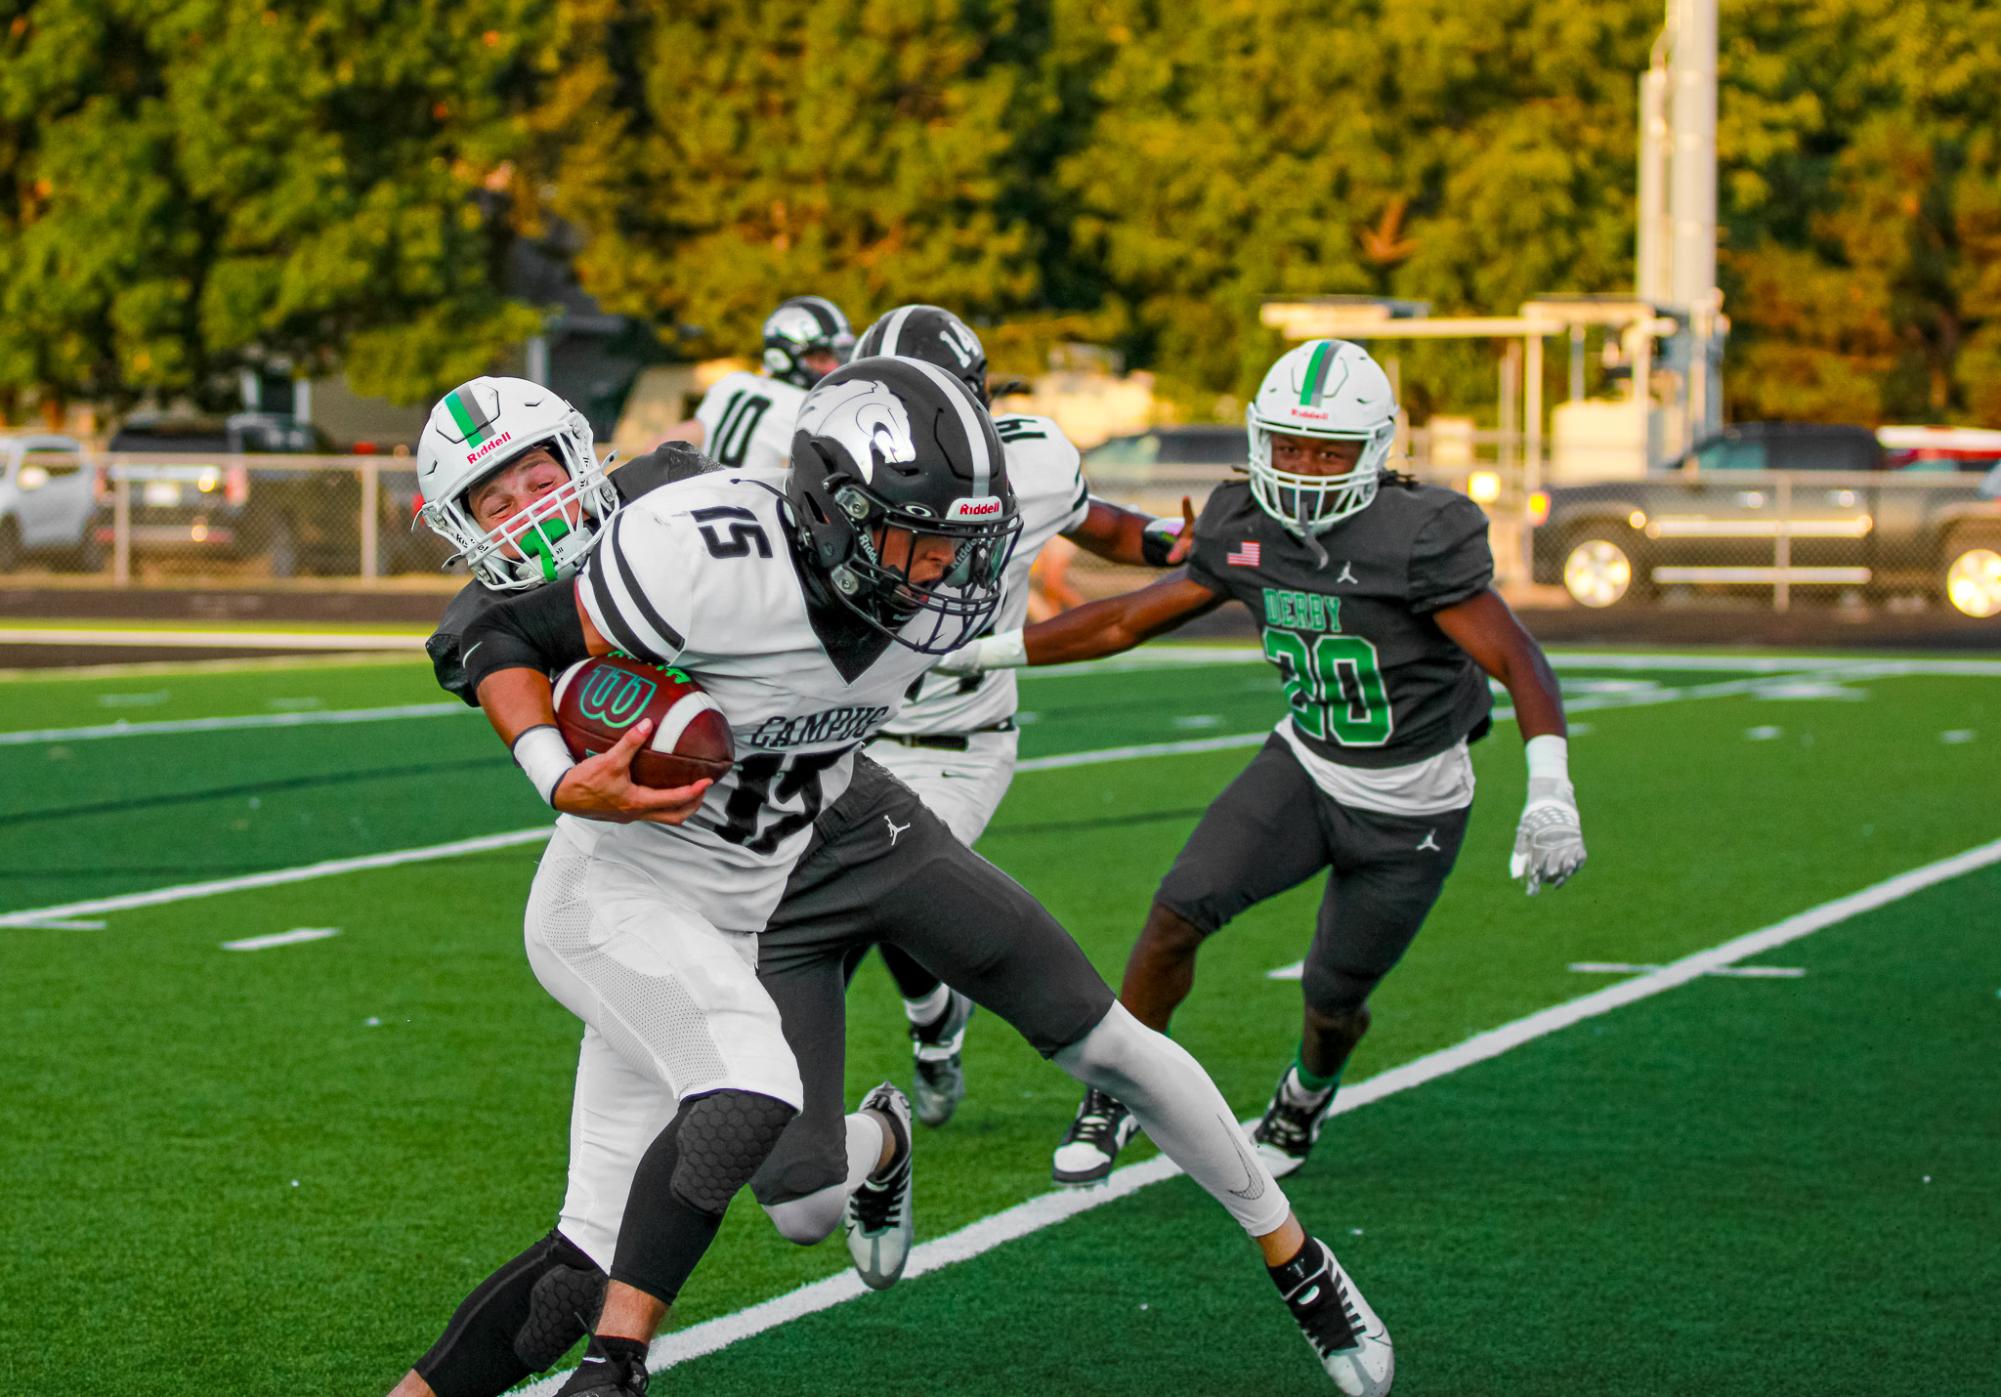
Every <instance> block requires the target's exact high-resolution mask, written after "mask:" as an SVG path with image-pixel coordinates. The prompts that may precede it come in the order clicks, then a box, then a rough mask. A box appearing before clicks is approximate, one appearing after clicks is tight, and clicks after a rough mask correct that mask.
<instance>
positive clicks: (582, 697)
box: [555, 653, 736, 790]
mask: <svg viewBox="0 0 2001 1397" xmlns="http://www.w3.org/2000/svg"><path fill="white" fill-rule="evenodd" d="M555 699H556V727H557V729H558V730H559V731H560V732H561V733H562V734H563V740H564V741H565V742H566V743H568V744H569V748H570V755H571V756H573V757H575V758H576V759H577V760H578V761H582V760H584V759H585V758H586V757H594V756H596V755H597V754H599V753H600V752H603V751H606V750H607V749H609V748H610V747H611V746H612V745H613V744H614V743H616V742H617V741H618V740H619V738H621V737H623V736H624V735H625V732H626V730H627V729H628V728H630V727H631V726H632V725H633V724H634V723H636V722H638V721H639V720H640V719H641V718H651V719H652V720H653V737H652V739H651V740H650V741H649V742H648V743H647V745H646V746H645V747H643V748H641V749H640V751H639V753H638V755H636V756H635V757H633V759H632V779H633V780H634V781H635V782H636V783H638V784H639V785H642V786H652V787H655V788H656V789H663V790H664V789H669V788H672V787H675V786H685V785H688V784H689V783H690V782H694V781H699V780H701V779H702V778H703V777H708V778H710V779H712V780H713V779H715V778H718V777H721V776H722V775H723V774H724V773H725V772H727V771H728V770H729V769H730V766H731V764H732V763H733V762H734V761H735V759H736V754H735V749H734V746H733V744H732V743H731V741H730V726H729V722H728V720H727V719H725V718H724V717H723V711H722V710H721V709H720V708H718V707H716V701H715V700H714V699H712V698H710V697H709V696H708V695H707V694H705V693H703V692H702V688H701V686H700V685H699V684H697V683H696V682H695V681H694V680H693V679H691V678H690V677H689V676H688V675H687V674H686V673H684V672H683V671H681V670H678V669H671V668H666V667H663V666H660V665H653V664H648V663H646V662H645V661H644V660H635V659H633V658H632V657H631V656H630V655H625V654H617V653H614V654H610V655H599V656H594V657H593V658H591V659H588V660H583V661H580V662H579V663H577V664H574V665H571V666H570V667H569V668H568V669H566V670H564V671H563V672H562V674H560V675H558V676H557V678H556V692H555Z"/></svg>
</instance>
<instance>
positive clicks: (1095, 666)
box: [0, 647, 2001, 771]
mask: <svg viewBox="0 0 2001 1397" xmlns="http://www.w3.org/2000/svg"><path fill="white" fill-rule="evenodd" d="M1190 648H1191V649H1193V647H1190ZM1163 653H1166V654H1183V653H1187V652H1186V651H1167V652H1163ZM1199 653H1200V658H1198V659H1197V660H1194V661H1192V662H1191V661H1181V660H1176V661H1171V662H1169V663H1168V664H1165V665H1161V664H1151V663H1132V664H1122V663H1120V662H1118V661H1103V660H1095V661H1090V662H1087V663H1084V664H1076V665H1053V666H1050V667H1048V668H1044V669H1035V670H1028V671H1024V672H1023V677H1024V678H1034V679H1044V678H1050V679H1062V678H1067V677H1069V676H1071V675H1076V674H1089V673H1094V672H1095V673H1104V672H1107V671H1119V672H1131V671H1136V670H1147V669H1164V668H1174V667H1176V666H1178V665H1183V664H1189V663H1194V664H1218V663H1228V662H1230V661H1229V660H1227V659H1224V658H1222V657H1224V656H1230V657H1237V656H1241V657H1243V658H1244V659H1245V660H1246V662H1248V661H1250V660H1255V661H1257V662H1259V663H1263V661H1264V656H1263V655H1262V654H1261V653H1260V652H1258V651H1255V650H1251V651H1235V650H1230V651H1224V650H1221V649H1220V648H1213V647H1212V648H1208V649H1204V650H1202V651H1201V652H1199ZM1698 658H1699V657H1688V658H1687V660H1686V662H1684V661H1683V660H1682V659H1680V658H1677V657H1673V656H1667V657H1659V656H1634V655H1557V656H1553V657H1552V660H1553V663H1554V664H1555V666H1556V667H1557V668H1558V669H1572V668H1574V669H1624V670H1645V669H1686V670H1692V671H1693V670H1713V671H1717V672H1721V673H1738V674H1742V673H1749V674H1751V675H1752V676H1753V677H1751V678H1748V679H1740V680H1734V681H1725V683H1723V684H1721V685H1693V686H1689V687H1686V688H1682V689H1664V690H1663V689H1636V690H1633V691H1631V692H1630V693H1627V694H1619V693H1587V694H1580V695H1578V696H1577V697H1576V698H1573V699H1569V700H1567V701H1566V702H1565V704H1564V708H1565V710H1566V711H1568V712H1572V713H1581V712H1584V711H1586V710H1588V709H1592V708H1608V707H1635V706H1640V705H1645V704H1656V703H1667V702H1672V701H1675V700H1677V699H1682V698H1709V697H1714V696H1717V695H1721V694H1729V693H1739V692H1748V691H1756V692H1762V691H1763V690H1764V689H1765V687H1766V686H1768V685H1774V684H1778V685H1783V684H1784V683H1785V682H1786V681H1787V679H1788V677H1789V676H1793V675H1797V674H1798V673H1800V672H1801V670H1802V667H1804V668H1805V669H1808V670H1811V671H1814V672H1816V673H1818V672H1820V671H1828V670H1832V671H1838V674H1837V675H1836V677H1837V678H1839V679H1843V680H1852V679H1883V678H1900V677H1903V676H1906V675H1914V674H1923V675H1947V676H1951V675H1961V676H1986V675H1994V676H2001V660H1922V661H1916V660H1853V659H1850V660H1837V659H1834V658H1824V659H1815V660H1812V661H1790V660H1788V661H1778V660H1730V661H1725V660H1723V659H1722V658H1721V657H1717V656H1709V657H1707V661H1706V662H1703V663H1698V662H1697V659H1698ZM1659 659H1665V660H1667V661H1668V662H1667V663H1652V661H1655V660H1659ZM1641 661H1647V663H1641ZM37 673H39V671H37ZM1780 696H1784V695H1780ZM472 711H473V710H472V709H470V708H468V707H467V706H466V705H464V704H460V703H444V702H440V703H406V704H396V705H392V706H389V707H385V708H340V709H329V710H327V711H324V712H304V713H252V714H245V715H243V716H240V717H230V718H178V719H174V718H166V719H158V720H155V721H151V722H139V723H122V722H121V723H96V724H93V725H91V726H88V727H78V728H37V729H33V730H27V731H20V732H0V747H19V746H32V745H34V744H36V743H40V742H89V741H92V740H95V739H99V738H107V737H144V736H148V735H151V734H160V733H184V732H235V731H238V730H239V729H249V728H287V727H305V726H311V725H314V724H319V723H372V722H386V721H391V720H394V719H398V718H441V717H444V716H446V715H447V714H452V713H470V712H472ZM1495 716H1496V717H1506V716H1508V711H1507V710H1501V711H1499V712H1497V713H1496V714H1495ZM1254 736H1255V738H1257V739H1262V737H1263V734H1256V735H1252V734H1238V735H1237V736H1235V737H1220V738H1207V739H1202V740H1203V741H1206V742H1209V743H1212V744H1213V745H1212V746H1207V747H1200V746H1197V747H1189V746H1183V745H1180V744H1176V743H1156V744H1152V745H1149V746H1144V747H1131V748H1110V749H1107V750H1108V751H1111V752H1114V753H1117V754H1119V755H1115V756H1107V757H1105V758H1104V760H1106V761H1123V760H1129V759H1131V758H1133V757H1153V756H1172V755H1176V754H1178V753H1181V752H1206V751H1217V750H1221V749H1222V748H1227V747H1246V746H1251V745H1254ZM1947 740H1951V739H1950V738H1948V739H1947ZM1044 764H1046V765H1044ZM1064 765H1077V763H1075V762H1071V761H1067V760H1065V759H1061V758H1053V757H1036V758H1032V759H1030V760H1029V761H1026V762H1023V763H1021V764H1020V766H1018V767H1017V768H1016V769H1017V770H1020V771H1039V770H1045V769H1049V768H1051V767H1058V766H1064Z"/></svg>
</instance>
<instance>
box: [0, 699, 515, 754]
mask: <svg viewBox="0 0 2001 1397" xmlns="http://www.w3.org/2000/svg"><path fill="white" fill-rule="evenodd" d="M476 711H477V710H475V709H471V708H468V707H466V705H464V704H462V703H402V704H396V705H393V706H391V707H388V708H328V709H321V710H317V711H309V712H303V713H248V714H244V715H242V716H240V717H235V718H158V719H154V720H152V721H150V722H144V723H94V724H92V725H91V726H89V727H82V728H37V729H33V730H29V731H23V732H0V747H27V746H32V745H34V744H36V743H39V742H91V741H95V740H96V739H98V738H104V737H151V736H154V735H156V734H159V733H172V732H237V731H239V730H241V729H244V728H310V727H317V726H319V725H321V724H323V723H380V722H387V721H390V720H392V719H396V718H442V717H445V716H446V715H447V714H451V713H473V712H476Z"/></svg>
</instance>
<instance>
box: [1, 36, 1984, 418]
mask: <svg viewBox="0 0 2001 1397" xmlns="http://www.w3.org/2000/svg"><path fill="white" fill-rule="evenodd" d="M1660 23H1661V5H1660V3H1659V0H1604V3H1600V4H1592V5H1569V6H1557V5H1549V4H1546V3H1531V2H1530V0H1399V2H1398V3H1394V4H1392V3H1388V0H1335V3H1327V0H1320V3H1315V4H1306V3H1303V2H1302V0H1210V3H1207V4H1202V5H1185V4H1169V3H1166V0H765V3H762V4H758V5H742V4H738V3H727V2H726V0H679V2H678V3H676V4H673V5H653V4H647V3H643V2H642V0H459V3H456V4H445V3H442V0H407V2H406V0H325V3H316V4H313V5H304V4H292V5H286V4H282V3H280V0H256V3H252V2H251V0H171V2H170V3H159V2H158V0H25V3H23V0H14V3H12V6H11V8H9V7H8V5H7V0H0V395H4V394H5V393H6V392H7V391H8V390H9V389H10V388H11V389H16V390H19V389H36V390H43V391H50V392H54V393H57V394H61V395H71V396H88V397H111V398H130V397H132V396H134V395H138V394H145V393H154V394H161V395H170V394H179V393H194V394H197V395H199V394H201V393H203V392H206V391H209V390H211V389H214V388H215V387H216V386H217V385H218V384H226V383H227V382H228V381H229V380H230V379H231V377H232V376H233V374H234V372H235V370H237V369H238V368H240V367H243V366H247V365H258V364H269V363H274V362H289V363H291V364H293V365H296V366H299V367H301V368H307V369H315V370H317V369H324V368H329V367H332V366H335V365H341V366H345V367H346V368H347V369H348V370H349V371H350V373H351V374H352V375H353V376H354V378H355V379H356V381H357V383H358V385H359V386H361V387H363V388H364V389H367V390H374V391H383V392H388V393H390V394H391V395H393V396H397V397H400V398H404V399H412V398H418V397H422V396H424V395H426V394H429V393H432V392H434V391H436V390H437V389H438V388H440V387H442V386H444V385H446V384H448V383H450V382H452V381H454V380H455V379H457V378H461V377H463V376H465V375H467V374H470V373H473V372H477V371H479V370H480V369H482V368H484V367H487V366H488V365H489V364H490V363H491V362H492V361H493V360H494V358H495V356H496V355H497V354H499V353H500V352H501V351H502V350H503V349H505V348H506V347H507V346H509V345H511V344H513V343H515V342H517V341H518V340H519V339H520V338H522V337H523V336H525V335H527V334H531V333H533V332H534V330H535V329H536V327H537V325H538V323H539V308H537V307H533V306H528V305H523V304H519V303H517V302H515V301H513V300H510V299H509V297H508V296H507V294H506V287H505V285H504V282H503V279H502V276H501V268H502V264H503V261H504V258H505V255H506V252H507V249H508V247H509V244H510V242H511V240H513V239H515V238H517V237H521V236H530V237H538V238H548V239H551V240H553V242H554V244H555V245H557V246H560V247H562V248H563V249H565V250H566V252H567V253H568V254H569V255H571V256H573V257H574V260H575V266H576V270H577V273H578V276H579V277H580V279H581V280H582V282H583V284H584V285H585V287H586V288H587V289H588V290H590V291H591V292H593V293H594V294H595V295H596V297H597V298H598V300H599V301H600V303H602V304H603V305H604V306H605V308H606V309H608V310H611V311H615V312H622V313H625V314H629V315H632V316H635V317H637V318H638V319H639V320H640V321H642V322H643V323H645V324H648V325H650V326H652V327H654V328H655V329H656V330H657V331H658V332H659V333H660V335H661V337H662V338H663V339H665V340H666V341H667V342H668V344H669V345H670V346H671V347H673V348H676V349H678V350H679V351H681V352H684V353H688V354H691V355H694V354H708V353H726V352H742V351H744V350H747V349H749V348H750V347H751V346H752V345H753V344H754V343H755V338H756V330H757V325H758V322H759V321H760V320H761V319H762V317H763V316H764V315H765V314H766V313H767V312H768V311H769V309H770V308H771V307H772V306H773V305H774V304H775V303H776V302H777V301H778V300H780V299H782V298H783V297H785V296H787V295H792V294H797V293H800V292H805V291H813V292H819V293H822V294H826V295H830V296H832V297H834V298H835V299H837V300H839V301H840V302H842V303H843V304H844V305H845V306H846V307H847V308H848V309H849V311H850V313H851V314H852V315H854V316H855V318H856V319H857V321H858V322H860V321H863V320H866V319H867V318H869V317H870V316H872V315H873V314H876V313H879V312H880V311H882V310H884V309H886V308H888V307H889V306H891V305H894V304H897V303H900V302H903V301H910V300H930V301H937V302H940V303H943V304H946V305H950V306H952V307H953V308H955V309H957V310H959V311H960V312H961V313H962V314H965V315H966V316H967V317H968V318H969V319H972V320H973V321H974V322H975V323H976V324H980V325H982V326H983V327H986V328H987V333H988V335H989V338H990V341H991V343H990V346H989V347H990V349H991V350H992V351H993V352H994V357H995V359H996V361H997V366H998V367H1001V368H1003V369H1021V368H1028V367H1032V366H1033V365H1034V364H1035V362H1036V361H1037V359H1038V358H1039V354H1040V351H1041V349H1042V348H1043V347H1045V346H1046V344H1047V343H1048V342H1049V341H1050V340H1051V339H1053V338H1057V337H1076V338H1088V339H1095V340H1100V341H1103V342H1107V343H1111V344H1113V345H1116V346H1117V347H1118V348H1120V349H1122V350H1123V351H1124V352H1125V355H1126V359H1127V362H1129V363H1131V364H1133V365H1134V366H1136V367H1146V368H1151V369H1153V370H1155V371H1156V372H1157V374H1159V375H1160V377H1161V381H1162V382H1163V383H1165V384H1166V385H1167V386H1168V387H1169V389H1170V390H1171V391H1173V392H1174V393H1175V394H1176V395H1177V396H1179V397H1180V398H1181V399H1183V400H1184V402H1186V403H1187V404H1188V405H1189V406H1191V407H1192V408H1193V409H1195V410H1197V411H1199V412H1209V411H1224V410H1227V409H1228V407H1229V406H1230V405H1229V403H1228V402H1227V401H1225V400H1226V399H1227V397H1228V396H1229V395H1232V394H1236V395H1241V394H1242V393H1244V392H1245V391H1246V390H1247V389H1249V388H1250V387H1251V386H1252V385H1253V384H1254V383H1255V382H1256V380H1257V377H1258V375H1259V373H1260V372H1261V371H1262V370H1263V368H1264V367H1265V365H1266V364H1268V363H1269V362H1270V360H1271V358H1272V357H1273V356H1274V355H1275V354H1276V352H1277V351H1278V350H1279V348H1280V345H1279V343H1278V341H1277V340H1276V339H1275V338H1274V336H1273V335H1272V333H1271V332H1269V331H1267V330H1266V329H1264V328H1263V327H1262V326H1261V325H1260V324H1259V323H1258V318H1257V314H1258V308H1259V303H1260V301H1261V300H1262V299H1263V298H1265V297H1267V296H1292V295H1309V294H1323V293H1342V292H1346V293H1355V294H1363V295H1376V296H1396V297H1403V298H1410V299H1417V300H1424V301H1428V302H1430V303H1431V304H1432V305H1433V307H1434V309H1435V311H1437V312H1439V313H1454V312H1485V313H1492V312H1501V313H1505V312H1509V311H1512V310H1513V309H1514V308H1515V307H1516V305H1518V304H1519V303H1520V302H1521V301H1523V300H1525V299H1527V298H1529V297H1531V296H1534V295H1537V294H1540V293H1544V292H1552V291H1591V292H1612V293H1620V292H1625V291H1628V290H1629V289H1630V288H1631V285H1632V280H1633V276H1632V261H1633V241H1634V226H1633V225H1634V218H1633V215H1634V207H1633V206H1634V199H1633V185H1634V162H1635V154H1636V150H1635V147H1636V126H1637V113H1636V110H1635V85H1636V81H1637V76H1638V74H1639V72H1640V70H1641V69H1642V68H1643V67H1644V66H1645V64H1646V59H1647V52H1648V49H1649V47H1650V46H1651V44H1652V43H1653V41H1654V38H1655V36H1656V34H1657V32H1658V29H1659V26H1660ZM1721 35H1722V43H1721V53H1720V79H1721V88H1720V94H1719V152H1720V159H1721V176H1722V177H1721V185H1720V192H1719V209H1720V214H1721V221H1722V227H1723V236H1722V247H1721V251H1720V274H1721V277H1722V280H1723V284H1724V288H1725V291H1726V294H1727V300H1726V310H1727V311H1728V313H1729V314H1730V316H1731V319H1732V321H1733V323H1734V326H1735V333H1734V336H1733V340H1732V344H1731V348H1730V354H1729V358H1728V361H1727V362H1728V368H1729V372H1728V375H1727V383H1728V386H1729V391H1730V397H1731V408H1732V410H1733V411H1734V412H1735V413H1736V414H1738V415H1741V416H1754V415H1755V416H1776V417H1831V418H1843V419H1848V420H1864V421H1866V420H1874V419H1879V418H1884V417H1891V418H1912V419H1932V420H1955V419H1960V420H1964V419H1982V420H1987V421H2001V8H1998V7H1995V6H1993V5H1992V4H1991V3H1987V0H1724V3H1723V6H1722V14H1721ZM1403 357H1404V384H1405V396H1406V399H1407V400H1408V401H1410V402H1411V403H1412V404H1413V405H1414V406H1415V407H1416V408H1417V409H1418V411H1419V412H1420V413H1422V412H1424V411H1426V410H1428V409H1429V408H1431V407H1433V406H1439V407H1450V408H1452V409H1456V410H1466V409H1468V408H1474V407H1479V406H1483V405H1485V404H1486V403H1488V402H1489V401H1491V398H1492V395H1493V391H1494V390H1493V377H1494V375H1493V357H1492V349H1491V347H1489V346H1483V345H1443V344H1441V345H1421V346H1412V347H1410V348H1409V349H1407V350H1405V351H1404V354H1403ZM0 401H4V398H3V397H0Z"/></svg>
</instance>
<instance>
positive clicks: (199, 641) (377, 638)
mask: <svg viewBox="0 0 2001 1397" xmlns="http://www.w3.org/2000/svg"><path fill="white" fill-rule="evenodd" d="M0 645H106V646H117V647H120V648H132V647H137V648H144V649H149V650H150V649H156V648H157V649H161V650H422V649H423V648H424V637H423V636H421V635H416V634H414V633H411V632H407V631H406V632H404V633H402V634H396V633H394V632H384V631H354V632H350V633H342V632H339V631H156V630H149V629H146V628H144V627H139V628H136V629H132V630H117V629H112V628H108V627H107V628H106V629H103V630H96V629H93V628H91V627H88V626H75V627H54V626H0Z"/></svg>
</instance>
